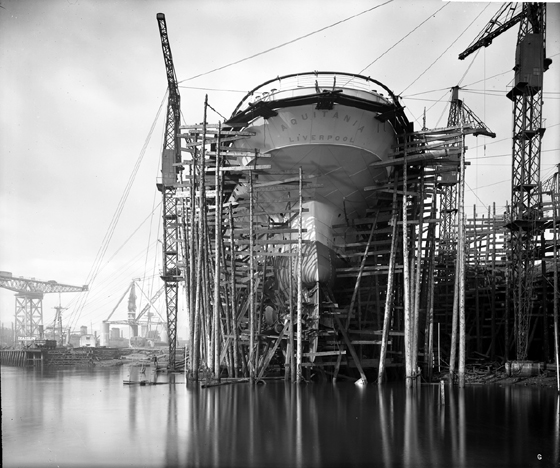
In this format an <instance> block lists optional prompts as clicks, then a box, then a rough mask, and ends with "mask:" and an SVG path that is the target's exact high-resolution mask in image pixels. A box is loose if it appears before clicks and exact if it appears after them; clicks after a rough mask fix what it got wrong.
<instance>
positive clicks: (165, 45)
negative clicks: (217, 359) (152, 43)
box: [157, 13, 183, 369]
mask: <svg viewBox="0 0 560 468" xmlns="http://www.w3.org/2000/svg"><path fill="white" fill-rule="evenodd" d="M157 22H158V27H159V35H160V37H161V47H162V50H163V60H164V62H165V71H166V73H167V89H168V93H169V96H168V100H167V121H166V124H165V135H164V142H163V151H162V155H161V162H162V164H161V183H158V184H157V187H158V190H159V191H160V192H161V194H162V196H163V274H162V276H161V278H162V279H163V281H164V283H165V303H166V310H167V336H168V339H169V368H170V369H174V368H175V354H176V350H177V309H178V290H179V284H178V283H179V282H180V281H182V280H183V278H182V277H181V271H180V269H179V266H178V265H179V219H178V215H177V199H176V198H175V197H174V195H175V192H176V185H177V176H178V174H179V171H180V169H179V166H174V164H177V163H180V162H181V145H180V143H179V125H180V123H181V96H180V95H179V86H178V84H177V76H176V75H175V67H174V65H173V57H172V55H171V47H170V46H169V38H168V37H167V24H166V22H165V15H164V14H163V13H158V14H157Z"/></svg>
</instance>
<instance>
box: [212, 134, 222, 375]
mask: <svg viewBox="0 0 560 468" xmlns="http://www.w3.org/2000/svg"><path fill="white" fill-rule="evenodd" d="M218 130H219V131H218V135H217V139H218V147H219V146H220V141H221V125H219V127H218ZM219 169H220V154H219V152H218V153H217V154H216V206H221V204H222V199H221V198H222V187H221V177H220V170H219ZM221 215H222V210H216V216H215V217H214V222H215V224H214V260H215V263H214V304H213V307H214V310H213V314H214V317H213V318H214V321H213V324H212V332H213V335H212V339H213V341H214V342H213V346H214V349H213V353H214V362H213V371H214V378H215V379H217V380H218V382H219V381H220V342H221V338H220V315H221V299H220V283H221V281H220V280H221V277H220V276H221V275H220V269H221V266H222V257H221V253H222V239H221V235H222V217H221Z"/></svg>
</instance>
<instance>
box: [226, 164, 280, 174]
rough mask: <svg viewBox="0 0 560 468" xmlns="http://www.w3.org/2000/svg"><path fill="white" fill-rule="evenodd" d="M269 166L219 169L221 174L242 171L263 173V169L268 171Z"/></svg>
mask: <svg viewBox="0 0 560 468" xmlns="http://www.w3.org/2000/svg"><path fill="white" fill-rule="evenodd" d="M270 167H271V166H270V164H255V165H252V166H225V167H221V168H220V171H222V172H243V171H249V172H253V171H263V170H265V169H270Z"/></svg>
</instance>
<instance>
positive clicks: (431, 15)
mask: <svg viewBox="0 0 560 468" xmlns="http://www.w3.org/2000/svg"><path fill="white" fill-rule="evenodd" d="M450 3H451V2H447V3H446V4H445V5H443V6H442V7H441V8H439V9H438V10H437V11H435V12H434V13H432V14H430V15H429V16H428V17H427V18H426V19H425V20H424V21H422V22H421V23H420V24H419V25H418V26H416V27H415V28H414V29H413V30H411V31H410V32H408V34H406V35H405V36H404V37H402V38H401V39H400V40H399V41H397V42H395V43H394V44H393V45H392V46H391V47H389V48H388V49H387V50H386V51H385V52H383V53H382V54H381V55H380V56H379V57H377V58H376V59H375V60H374V61H373V62H371V63H370V64H369V65H367V66H366V67H364V68H363V69H362V70H361V71H360V72H358V75H361V74H362V73H363V72H365V71H366V70H367V69H368V68H369V67H371V66H372V65H373V64H374V63H375V62H377V61H378V60H379V59H380V58H381V57H383V56H384V55H386V54H387V53H388V52H390V51H391V50H392V49H394V48H395V47H396V46H398V45H399V44H400V43H401V42H402V41H404V40H405V39H406V38H407V37H408V36H410V35H411V34H412V33H413V32H414V31H416V30H417V29H418V28H420V27H421V26H422V25H424V24H425V23H427V22H428V21H429V20H430V19H432V18H435V16H436V15H437V14H438V13H439V12H440V11H441V10H443V9H444V8H445V7H446V6H447V5H449V4H450Z"/></svg>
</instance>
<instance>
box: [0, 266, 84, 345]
mask: <svg viewBox="0 0 560 468" xmlns="http://www.w3.org/2000/svg"><path fill="white" fill-rule="evenodd" d="M0 288H5V289H9V290H10V291H15V292H16V293H17V294H16V312H15V329H14V332H15V337H14V338H15V340H16V341H17V340H18V339H19V340H22V339H36V338H42V334H43V296H44V295H45V294H47V293H64V292H82V291H87V290H88V287H87V285H86V286H70V285H68V284H61V283H58V282H56V281H54V280H51V281H39V280H36V279H35V278H22V277H19V278H17V277H14V276H13V275H12V273H9V272H6V271H2V272H0ZM61 310H62V308H61V307H58V308H57V318H59V316H60V313H61Z"/></svg>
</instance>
